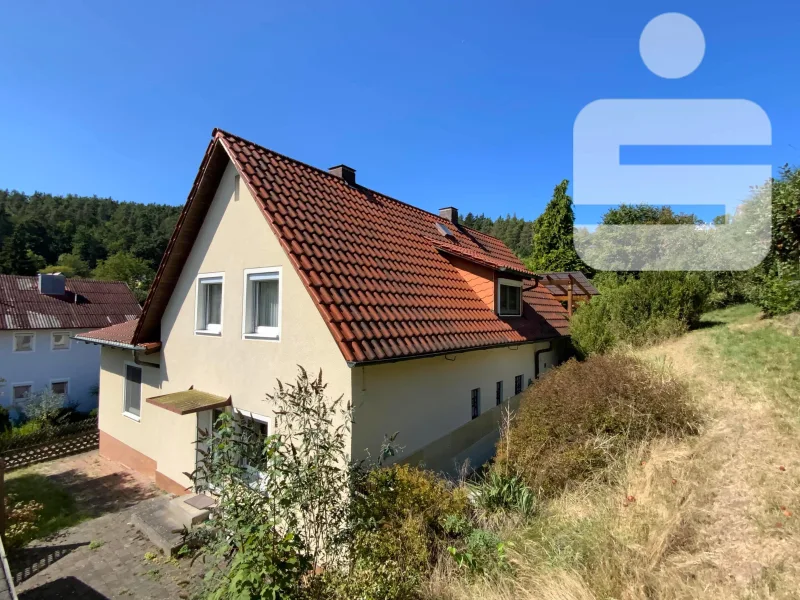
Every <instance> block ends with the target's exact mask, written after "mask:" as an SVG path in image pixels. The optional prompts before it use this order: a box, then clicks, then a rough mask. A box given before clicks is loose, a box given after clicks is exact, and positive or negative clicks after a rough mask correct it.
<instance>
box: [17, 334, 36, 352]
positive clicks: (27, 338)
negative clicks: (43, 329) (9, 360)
mask: <svg viewBox="0 0 800 600" xmlns="http://www.w3.org/2000/svg"><path fill="white" fill-rule="evenodd" d="M35 346H36V334H34V333H32V332H18V333H15V334H14V352H33V350H34V348H35Z"/></svg>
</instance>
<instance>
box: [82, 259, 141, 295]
mask: <svg viewBox="0 0 800 600" xmlns="http://www.w3.org/2000/svg"><path fill="white" fill-rule="evenodd" d="M154 276H155V272H154V271H153V269H151V268H150V266H149V265H148V264H147V263H146V262H145V261H144V260H142V259H141V258H136V257H135V256H134V255H133V254H130V253H128V252H117V253H116V254H112V255H111V256H109V257H108V258H107V259H106V260H101V261H100V262H99V263H98V264H97V267H96V268H95V269H94V271H92V277H93V278H95V279H103V280H107V281H124V282H125V283H127V284H128V287H129V288H130V289H131V291H132V292H133V293H134V295H135V296H136V298H137V300H139V302H142V301H143V300H144V299H145V298H146V297H147V290H148V289H149V288H150V284H151V283H152V282H153V277H154Z"/></svg>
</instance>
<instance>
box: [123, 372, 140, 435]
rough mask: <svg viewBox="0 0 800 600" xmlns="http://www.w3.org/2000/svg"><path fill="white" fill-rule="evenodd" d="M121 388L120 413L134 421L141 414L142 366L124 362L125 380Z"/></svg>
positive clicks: (138, 418)
mask: <svg viewBox="0 0 800 600" xmlns="http://www.w3.org/2000/svg"><path fill="white" fill-rule="evenodd" d="M124 386H125V387H124V389H123V390H122V414H124V415H125V416H126V417H130V418H131V419H133V420H134V421H138V420H140V419H141V415H142V367H140V366H139V365H136V364H133V363H125V382H124Z"/></svg>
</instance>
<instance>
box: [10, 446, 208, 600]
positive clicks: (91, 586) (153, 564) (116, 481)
mask: <svg viewBox="0 0 800 600" xmlns="http://www.w3.org/2000/svg"><path fill="white" fill-rule="evenodd" d="M30 470H32V471H35V472H37V473H39V474H42V475H46V476H48V477H52V478H53V479H54V480H56V481H58V482H59V483H60V484H61V485H63V486H64V487H65V488H66V489H67V490H68V491H69V492H70V493H71V494H72V495H73V497H74V498H75V499H76V502H77V503H78V507H79V509H80V510H82V511H83V512H84V513H86V514H89V515H90V516H92V517H93V518H91V519H90V520H87V521H84V522H83V523H80V524H79V525H76V526H75V527H71V528H69V529H65V530H63V531H61V532H59V533H58V534H56V535H55V536H52V537H51V538H49V539H47V540H38V541H36V542H33V543H31V544H29V545H28V546H26V547H25V548H23V549H21V550H17V551H15V552H13V553H12V554H11V556H10V557H9V563H10V567H11V572H12V575H13V576H14V581H15V584H16V586H17V593H18V594H19V597H20V599H21V600H38V599H39V598H42V599H44V598H46V599H61V598H76V599H77V598H80V599H85V600H100V599H103V598H123V599H129V598H142V599H147V598H152V599H162V598H191V597H192V596H193V595H194V594H195V593H196V592H197V591H198V590H199V589H200V586H201V583H202V576H203V573H204V572H205V568H204V566H203V563H202V561H200V560H198V561H196V563H195V565H194V566H193V567H192V566H190V561H189V560H188V559H183V560H174V559H167V558H166V557H164V556H163V555H161V554H160V553H159V552H158V550H157V549H156V548H155V547H153V545H152V544H151V543H150V541H149V540H147V539H146V538H145V537H144V536H142V535H141V534H140V533H139V532H138V531H137V530H136V528H135V527H134V526H133V525H131V523H130V521H131V514H132V513H133V511H134V510H136V508H137V507H141V506H142V505H147V504H152V503H162V502H166V501H168V499H169V497H168V496H165V495H163V494H161V493H160V492H159V491H158V490H157V489H156V488H154V487H153V485H152V483H151V482H150V481H149V480H147V479H146V478H143V477H141V476H139V475H137V474H135V473H132V472H130V471H128V470H127V469H126V468H125V467H122V466H121V465H119V464H117V463H114V462H111V461H108V460H106V459H104V458H102V457H100V456H99V455H98V454H97V452H96V451H95V452H87V453H85V454H80V455H77V456H72V457H68V458H65V459H61V460H57V461H53V462H50V463H44V464H41V465H37V466H35V467H31V468H30Z"/></svg>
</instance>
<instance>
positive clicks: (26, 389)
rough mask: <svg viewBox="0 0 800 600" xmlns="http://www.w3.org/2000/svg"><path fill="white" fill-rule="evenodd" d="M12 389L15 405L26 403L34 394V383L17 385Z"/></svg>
mask: <svg viewBox="0 0 800 600" xmlns="http://www.w3.org/2000/svg"><path fill="white" fill-rule="evenodd" d="M11 388H12V392H11V393H12V400H13V402H14V404H16V403H18V402H25V401H26V400H30V399H31V395H32V393H33V382H25V383H15V384H14V385H12V386H11Z"/></svg>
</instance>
